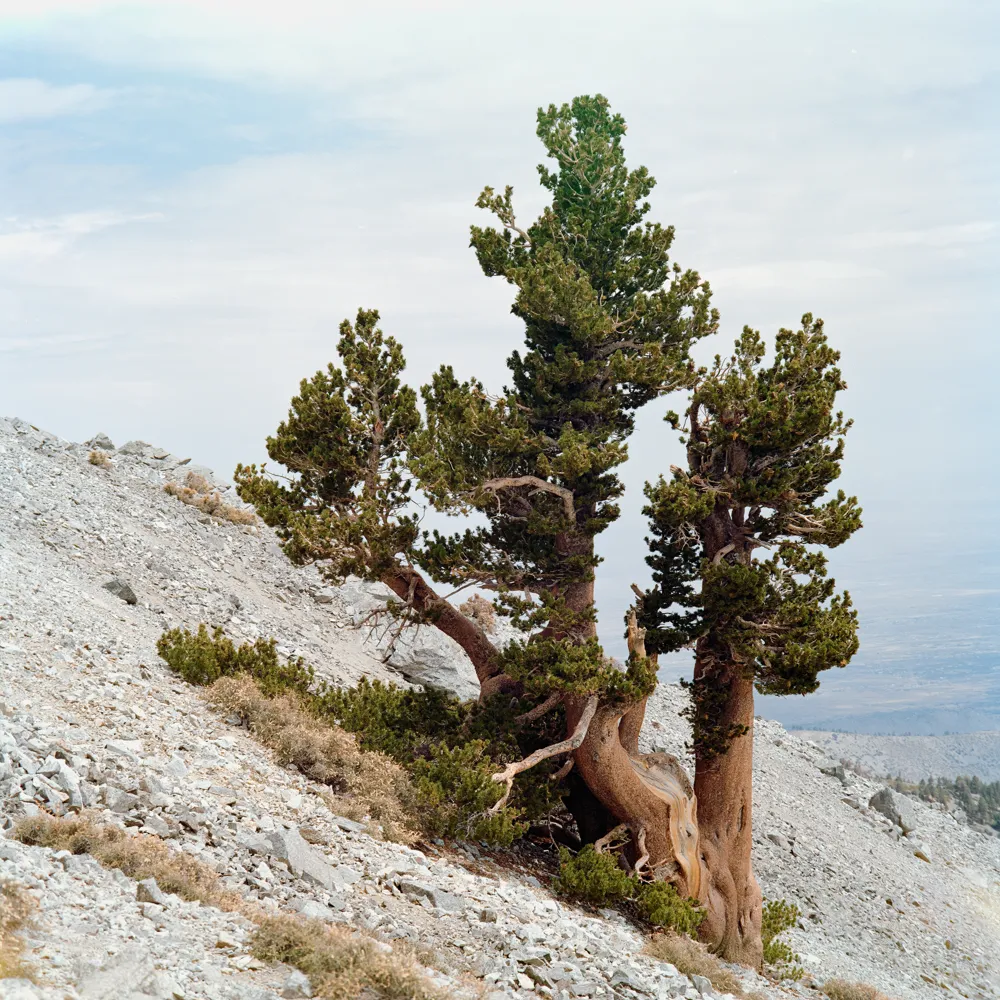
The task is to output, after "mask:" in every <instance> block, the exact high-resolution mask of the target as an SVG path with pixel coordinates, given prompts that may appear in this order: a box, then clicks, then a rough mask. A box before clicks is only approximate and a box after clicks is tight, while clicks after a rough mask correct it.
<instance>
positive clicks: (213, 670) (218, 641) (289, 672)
mask: <svg viewBox="0 0 1000 1000" xmlns="http://www.w3.org/2000/svg"><path fill="white" fill-rule="evenodd" d="M277 645H278V644H277V641H276V640H274V639H257V640H256V641H255V642H253V643H246V642H245V643H243V645H241V646H235V645H234V644H233V641H232V640H231V639H229V638H227V637H226V635H225V634H224V633H223V631H222V629H221V628H217V629H214V630H213V631H212V634H211V635H209V632H208V628H207V627H206V626H205V625H199V626H198V632H197V634H196V635H193V634H192V633H191V632H189V631H188V630H187V629H179V628H175V629H170V630H169V631H167V632H164V633H163V635H161V636H160V638H159V641H158V642H157V644H156V651H157V652H158V653H159V654H160V656H161V657H162V658H163V659H164V660H166V661H167V664H168V665H169V667H170V669H171V670H173V671H174V672H175V673H178V674H180V675H181V677H183V678H184V680H186V681H187V682H188V683H189V684H197V685H199V686H205V685H208V684H212V683H213V682H215V681H217V680H218V679H219V678H220V677H236V676H239V675H240V674H246V675H247V676H249V677H252V678H253V679H254V680H255V681H257V683H258V684H259V685H260V687H261V689H262V690H263V691H264V693H265V694H266V695H268V696H270V697H273V696H274V695H278V694H282V693H284V692H287V691H295V692H297V693H298V694H301V695H306V694H309V693H310V691H311V689H312V688H313V686H314V684H315V680H316V677H315V672H314V671H313V668H312V667H310V666H309V665H308V664H307V663H306V662H305V661H304V660H303V659H302V658H301V657H290V658H289V659H288V661H287V662H286V663H282V662H281V661H280V660H279V659H278V651H277Z"/></svg>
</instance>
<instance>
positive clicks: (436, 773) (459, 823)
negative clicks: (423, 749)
mask: <svg viewBox="0 0 1000 1000" xmlns="http://www.w3.org/2000/svg"><path fill="white" fill-rule="evenodd" d="M409 770H410V773H411V774H412V776H413V780H414V784H415V785H416V789H417V802H418V808H419V810H420V812H421V820H422V822H423V826H424V829H425V830H427V832H428V833H430V834H432V835H434V836H437V837H457V838H459V839H463V840H485V841H486V842H487V843H490V844H496V845H498V846H503V847H509V846H510V844H512V843H513V842H514V841H515V840H516V839H517V838H518V837H521V836H522V835H523V834H524V832H525V830H527V824H526V823H523V822H519V821H518V820H517V818H516V817H517V814H516V813H515V812H514V811H513V810H511V809H507V808H504V809H501V810H499V812H497V813H496V814H495V815H491V814H490V812H489V810H490V808H491V807H492V806H494V805H496V803H497V802H498V801H499V800H500V797H501V796H502V795H503V793H504V791H505V790H506V788H505V786H504V785H502V784H498V783H497V782H495V781H493V779H492V775H494V774H495V773H496V772H497V770H498V765H497V763H496V761H494V760H493V759H492V758H491V757H489V756H488V755H487V753H486V744H485V743H484V742H483V741H482V740H472V741H471V742H469V743H463V744H460V745H459V746H455V747H449V746H448V745H447V744H446V743H439V744H437V745H436V746H434V747H432V748H431V750H430V752H429V754H428V755H427V756H426V757H417V758H415V759H414V760H413V761H412V762H411V764H410V767H409Z"/></svg>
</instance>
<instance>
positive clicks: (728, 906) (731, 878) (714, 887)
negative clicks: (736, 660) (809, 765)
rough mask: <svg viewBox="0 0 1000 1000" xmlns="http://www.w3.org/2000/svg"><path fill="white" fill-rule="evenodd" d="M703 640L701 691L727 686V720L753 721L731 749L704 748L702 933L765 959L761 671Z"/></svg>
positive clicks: (723, 714)
mask: <svg viewBox="0 0 1000 1000" xmlns="http://www.w3.org/2000/svg"><path fill="white" fill-rule="evenodd" d="M705 641H706V640H704V639H702V640H700V641H699V646H698V652H697V656H696V663H695V678H694V683H695V695H696V698H697V689H698V686H699V685H707V686H710V687H711V690H713V691H714V692H719V691H720V690H721V691H722V692H723V696H724V698H723V701H722V702H721V706H720V711H719V713H718V716H717V717H714V718H713V719H712V720H711V721H712V722H713V723H714V724H716V725H718V726H720V727H726V728H728V727H730V726H745V727H747V732H746V735H743V736H737V737H736V738H735V739H733V740H732V741H731V742H730V744H729V747H728V749H727V750H726V752H725V753H723V754H721V755H715V756H713V755H711V754H710V753H705V752H698V751H697V750H696V760H695V781H694V790H695V795H696V797H697V800H698V830H699V837H700V842H701V852H702V857H703V858H704V861H705V867H706V871H707V885H706V886H705V887H704V891H703V895H702V898H703V901H704V903H705V906H706V910H707V913H708V916H707V918H706V920H705V922H704V924H702V927H701V936H702V939H703V940H704V941H705V942H706V943H707V944H708V945H709V947H710V948H711V949H712V950H713V951H714V952H715V953H716V954H718V955H719V956H720V957H721V958H724V959H726V960H727V961H730V962H738V963H740V964H741V965H747V966H750V967H751V968H755V969H759V968H760V966H761V961H762V956H761V940H760V926H761V903H762V901H761V892H760V887H759V886H758V884H757V880H756V878H754V874H753V870H752V867H751V850H752V846H753V840H752V829H751V823H752V815H753V678H752V677H751V676H750V675H749V674H748V673H746V672H745V671H744V670H742V669H741V668H740V667H739V665H737V664H732V663H730V664H722V665H720V664H719V663H718V661H717V660H716V659H715V658H714V657H713V655H712V653H711V652H710V651H709V650H708V649H707V648H706V647H705V645H704V644H705Z"/></svg>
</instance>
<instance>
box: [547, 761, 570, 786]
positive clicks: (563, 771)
mask: <svg viewBox="0 0 1000 1000" xmlns="http://www.w3.org/2000/svg"><path fill="white" fill-rule="evenodd" d="M572 770H573V758H572V757H570V759H569V760H568V761H566V763H565V764H563V766H562V767H561V768H559V770H558V771H556V773H555V774H550V775H549V781H562V779H563V778H565V777H566V775H567V774H569V772H570V771H572Z"/></svg>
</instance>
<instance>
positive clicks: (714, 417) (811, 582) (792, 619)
mask: <svg viewBox="0 0 1000 1000" xmlns="http://www.w3.org/2000/svg"><path fill="white" fill-rule="evenodd" d="M764 355H765V346H764V341H763V340H762V338H761V337H760V335H759V334H758V333H757V332H756V331H754V330H750V329H749V328H747V329H744V331H743V334H742V336H741V337H740V339H739V340H738V341H737V342H736V350H735V352H734V354H733V355H732V356H731V357H729V358H727V359H722V358H720V357H716V359H715V363H714V365H713V366H712V367H711V368H710V369H709V370H708V371H704V372H702V373H701V374H700V376H699V379H698V382H697V384H696V386H695V389H694V391H693V393H692V395H691V400H690V405H689V407H688V410H687V423H688V427H687V435H686V438H684V439H682V440H684V441H685V443H686V445H687V459H688V461H687V469H679V468H676V467H675V468H674V469H673V477H672V479H670V480H666V479H664V478H662V477H661V479H660V480H659V481H658V482H657V483H655V484H647V487H646V496H647V498H648V499H649V504H648V506H647V508H646V514H647V515H648V516H649V517H650V525H651V537H650V538H649V539H647V541H648V542H649V545H650V549H651V553H650V556H649V557H648V559H647V562H648V563H649V564H650V566H651V567H652V569H653V579H654V588H653V590H652V591H651V592H650V593H649V594H648V595H647V596H646V598H645V600H644V602H643V617H644V624H645V625H646V626H647V629H648V631H647V637H646V642H647V646H648V647H649V648H650V649H652V650H655V651H657V652H664V651H669V650H672V649H677V648H679V647H680V646H682V645H685V644H688V643H690V642H691V641H693V640H694V639H697V638H699V637H703V638H705V639H710V642H709V643H707V644H706V643H703V645H702V646H700V647H699V653H700V655H703V656H708V657H710V656H713V655H714V656H715V657H717V658H718V660H719V661H720V662H736V663H739V664H741V665H742V666H743V668H744V669H746V670H749V671H751V672H752V673H753V676H754V677H755V679H756V683H757V687H758V690H760V691H761V692H763V693H768V694H792V693H797V694H804V693H807V692H809V691H813V690H815V688H816V687H817V686H818V683H819V682H818V674H819V672H820V671H822V670H825V669H827V668H829V667H833V666H844V665H846V663H847V661H848V660H849V659H850V658H851V656H853V654H854V653H855V652H856V650H857V646H858V641H857V615H856V612H855V611H854V610H853V609H852V607H851V600H850V596H849V595H848V594H847V593H846V592H845V593H843V594H836V593H835V586H836V585H835V582H834V581H833V580H832V579H830V578H828V577H827V575H826V559H825V556H824V555H823V554H822V552H820V551H818V549H817V546H822V547H830V548H832V547H835V546H838V545H840V544H842V543H843V542H844V541H846V540H847V539H848V538H849V537H850V536H851V535H852V534H853V533H854V532H855V531H856V530H857V529H858V528H859V527H860V526H861V510H860V508H859V507H858V504H857V500H856V498H854V497H847V496H846V495H845V494H844V493H843V491H838V492H837V494H836V495H834V496H833V497H831V498H829V499H826V500H825V501H824V497H825V496H826V493H827V489H828V487H829V485H830V484H831V483H832V482H833V481H834V480H835V479H836V478H837V477H838V476H839V475H840V463H841V459H842V457H843V453H844V436H845V434H846V433H847V431H848V429H849V428H850V426H851V422H850V421H849V420H845V419H844V416H843V414H842V413H841V412H839V411H835V409H834V404H835V400H836V396H837V393H838V392H840V391H841V390H842V389H844V388H846V385H845V383H844V381H843V378H842V375H841V372H840V369H839V368H838V367H837V362H838V361H839V359H840V355H839V353H838V352H837V351H835V350H833V349H832V348H831V347H830V346H829V343H828V342H827V338H826V334H825V333H824V330H823V324H822V321H821V320H814V319H813V317H812V316H811V315H809V314H806V315H805V316H804V317H803V318H802V326H801V328H800V329H799V330H795V331H792V330H784V329H783V330H780V331H779V333H778V335H777V338H776V341H775V353H774V359H773V361H772V363H771V364H770V365H766V364H764ZM673 420H674V421H675V422H676V421H677V418H676V417H673ZM759 548H767V549H770V550H771V551H772V553H773V554H772V555H771V557H770V558H768V559H763V560H756V559H754V555H755V553H756V551H757V549H759ZM699 579H700V581H701V587H700V590H699V589H697V588H696V581H698V580H699Z"/></svg>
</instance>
